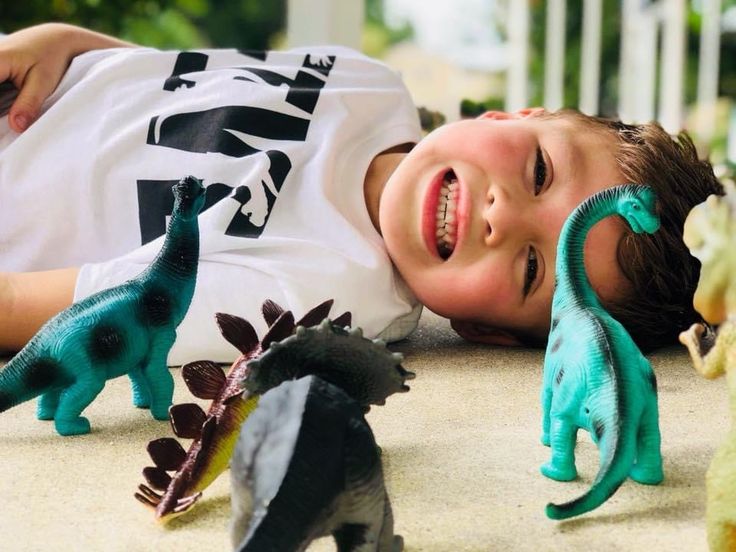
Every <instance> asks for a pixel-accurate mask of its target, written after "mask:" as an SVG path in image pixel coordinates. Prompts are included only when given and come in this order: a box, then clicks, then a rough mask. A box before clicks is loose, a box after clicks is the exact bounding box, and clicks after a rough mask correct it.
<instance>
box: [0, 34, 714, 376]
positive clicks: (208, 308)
mask: <svg viewBox="0 0 736 552" xmlns="http://www.w3.org/2000/svg"><path fill="white" fill-rule="evenodd" d="M108 48H116V49H113V50H109V49H108ZM85 52H86V53H85ZM80 54H85V55H80ZM72 60H73V63H72V64H71V66H69V64H70V63H71V62H72ZM67 67H68V70H67ZM5 79H8V80H11V81H12V82H13V83H14V84H15V86H16V87H17V88H18V89H19V90H20V92H19V95H18V97H17V99H15V101H14V103H13V104H12V106H11V107H10V111H9V113H8V115H7V117H5V118H4V119H0V125H4V127H3V126H0V197H2V198H3V201H2V203H0V251H2V255H0V270H5V271H7V272H5V273H3V274H2V277H0V313H2V314H0V348H6V349H7V348H10V349H13V348H16V349H17V348H19V347H21V346H22V345H23V344H24V343H25V342H26V341H27V340H28V339H29V338H30V337H31V336H32V335H33V333H35V331H36V330H37V329H38V328H39V327H40V325H41V324H42V323H43V322H44V321H45V320H47V319H48V318H49V317H50V316H52V315H53V314H55V313H56V312H58V311H59V310H61V309H62V308H65V307H66V306H68V305H69V304H70V303H71V302H72V301H73V300H77V299H81V298H83V297H85V296H87V295H89V294H91V293H93V292H95V291H98V290H99V289H102V288H105V287H110V286H112V285H115V284H118V283H120V282H122V281H124V280H126V279H128V278H130V277H132V276H134V275H136V274H137V273H139V272H140V271H141V270H142V269H143V268H144V267H145V266H146V265H147V264H148V262H150V261H151V260H152V258H153V257H154V256H155V254H156V253H157V251H158V248H159V247H160V240H161V238H160V236H161V234H162V233H163V231H164V228H165V221H166V214H167V210H168V211H169V212H170V208H171V198H170V193H169V191H168V190H169V189H170V187H171V183H172V182H173V181H176V180H178V179H179V178H181V177H182V176H185V175H187V174H193V175H194V176H197V177H198V178H202V179H203V180H204V183H205V185H206V186H207V192H208V201H207V206H206V210H205V211H203V213H202V214H201V215H200V232H201V235H200V244H201V258H200V266H199V273H198V283H197V290H196V291H195V297H194V299H193V301H192V306H191V307H190V311H189V314H188V315H187V318H186V319H185V321H184V322H183V323H182V325H181V326H180V328H179V332H178V335H179V337H178V339H177V343H176V344H175V346H174V348H173V349H172V351H171V354H170V356H169V362H170V363H171V364H179V363H181V362H185V361H189V360H193V359H197V358H209V359H212V360H221V361H230V360H232V358H231V357H232V355H233V351H231V350H230V347H229V346H228V345H227V343H226V342H225V341H224V340H223V339H222V338H221V337H220V336H219V335H218V333H217V330H216V328H215V324H214V322H213V317H212V315H213V314H214V312H217V311H222V312H229V313H232V314H237V315H240V316H243V317H244V318H246V319H248V320H250V321H252V322H257V321H258V320H259V318H260V317H259V315H258V310H259V307H260V304H261V302H262V301H263V300H264V299H266V298H271V299H274V300H275V301H276V302H278V303H280V304H282V305H283V306H285V307H287V308H289V309H292V310H293V311H294V312H295V314H296V315H297V316H299V315H301V314H302V313H303V312H304V311H305V310H307V309H308V308H309V307H311V306H313V305H315V304H317V303H318V302H321V301H322V300H324V299H326V298H334V299H335V307H333V312H335V313H340V312H343V311H345V310H350V311H352V313H353V323H354V325H357V326H361V327H363V328H364V330H365V331H366V333H367V334H368V335H369V336H381V337H383V338H385V339H388V340H392V339H399V338H402V337H404V336H406V335H407V334H408V333H410V332H411V330H412V329H413V328H414V327H415V325H416V322H417V319H418V316H419V313H420V309H421V305H422V304H423V305H425V306H427V308H429V309H431V310H433V311H434V312H436V313H438V314H440V315H442V316H445V317H447V318H449V319H450V320H451V322H452V325H453V327H454V328H455V330H456V331H457V332H458V333H459V334H460V335H462V336H463V337H465V338H467V339H471V340H475V341H482V342H487V343H495V344H509V345H511V344H540V343H543V342H544V339H545V338H546V334H547V331H548V328H549V316H550V314H549V313H550V302H551V296H552V292H553V287H554V261H555V253H556V245H557V238H558V235H559V231H560V228H561V226H562V223H563V222H564V220H565V218H566V217H567V215H568V214H569V213H570V212H571V211H572V209H573V208H574V207H575V206H576V205H578V204H579V203H580V202H581V201H582V200H583V199H585V198H586V197H588V196H589V195H590V194H592V193H594V192H597V191H599V190H602V189H604V188H607V187H610V186H613V185H616V184H619V183H623V182H628V181H633V182H641V183H647V184H650V185H652V186H653V187H654V188H655V190H656V191H657V193H658V195H659V198H660V202H659V203H660V209H661V216H662V222H663V225H662V229H661V230H660V231H659V232H658V233H657V234H655V235H654V236H639V235H634V234H632V233H631V232H630V231H628V230H627V229H626V228H625V227H624V224H623V223H622V222H621V221H619V220H616V219H608V220H605V221H603V222H602V223H601V224H599V225H597V226H596V227H595V228H594V229H593V230H592V231H591V233H590V236H589V238H588V241H587V242H586V259H585V264H586V269H587V271H588V274H589V277H590V279H591V282H592V285H593V286H594V288H595V289H596V290H597V292H598V293H599V295H600V296H601V298H602V300H603V301H604V303H605V304H606V305H607V307H608V308H609V309H610V310H611V312H612V314H613V315H614V316H616V317H618V318H619V319H620V320H621V321H622V322H623V323H624V324H625V325H627V327H628V329H629V331H631V332H632V334H633V335H634V337H635V339H638V341H639V343H640V345H642V346H643V347H644V348H645V349H649V348H651V347H656V346H661V345H664V344H669V343H674V342H675V340H676V337H677V335H678V333H679V331H680V330H682V329H685V328H687V327H688V326H689V325H690V323H691V322H692V321H694V320H697V319H698V316H697V313H695V312H694V311H693V309H692V304H691V303H692V292H693V290H694V288H695V285H696V283H697V278H698V270H699V268H698V264H697V262H696V261H695V260H694V259H693V258H692V257H690V255H689V253H688V251H687V249H686V248H685V247H684V244H682V240H681V230H682V221H683V220H684V217H685V216H686V214H687V212H688V211H689V209H690V207H691V206H692V205H695V204H696V203H699V202H701V201H703V200H704V199H705V197H706V196H707V195H708V194H710V193H720V191H721V188H720V185H719V183H718V182H717V180H716V179H715V177H714V176H713V172H712V170H711V168H710V165H708V164H707V163H705V162H701V161H699V160H698V159H697V156H696V153H695V150H694V147H693V146H692V143H691V142H690V141H689V139H688V138H687V137H686V136H682V137H680V138H679V139H678V140H672V139H671V138H670V137H669V136H668V135H667V134H666V133H665V132H664V131H662V129H661V128H660V127H659V126H658V125H656V124H650V125H642V126H628V125H623V124H620V123H617V122H609V121H605V120H599V119H594V118H590V117H586V116H583V115H580V114H578V113H576V112H559V113H554V114H550V113H546V112H545V111H543V110H541V109H525V110H521V111H519V112H517V113H513V114H507V113H500V112H489V113H486V114H484V115H483V116H481V117H480V118H477V119H473V120H466V121H461V122H457V123H451V124H448V125H445V126H444V127H441V128H440V129H438V130H436V131H434V132H433V133H431V134H429V135H428V136H426V137H422V135H421V131H420V129H419V126H418V118H417V115H416V109H415V108H414V106H413V105H412V102H411V98H410V96H409V94H408V92H407V91H406V90H405V88H404V87H403V85H402V84H401V82H400V81H399V79H398V77H397V76H396V75H395V74H394V73H393V72H392V71H390V70H389V69H388V68H386V67H385V66H383V65H382V64H380V63H378V62H375V61H373V60H370V59H368V58H365V57H364V56H361V55H360V54H357V53H355V52H352V51H349V50H346V49H341V48H328V49H324V48H311V49H304V50H294V51H290V52H267V53H258V52H235V51H231V50H217V51H215V50H201V51H197V52H160V51H157V50H152V49H146V48H137V47H133V45H130V44H126V43H123V42H121V41H119V40H117V39H114V38H111V37H107V36H104V35H100V34H97V33H94V32H91V31H88V30H84V29H79V28H75V27H71V26H68V25H60V24H47V25H42V26H38V27H34V28H30V29H26V30H24V31H20V32H18V33H14V34H12V35H10V36H8V37H6V38H5V39H3V40H0V81H2V80H5ZM60 267H61V268H60ZM59 268H60V269H59ZM258 329H262V328H258Z"/></svg>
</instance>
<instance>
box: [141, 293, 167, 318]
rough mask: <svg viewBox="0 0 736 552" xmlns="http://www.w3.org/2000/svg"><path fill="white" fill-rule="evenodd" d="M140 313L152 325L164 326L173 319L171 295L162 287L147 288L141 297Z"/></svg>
mask: <svg viewBox="0 0 736 552" xmlns="http://www.w3.org/2000/svg"><path fill="white" fill-rule="evenodd" d="M140 306H141V311H140V315H141V318H142V319H143V321H144V322H146V323H148V324H151V325H152V326H163V325H164V324H167V323H168V322H169V320H171V316H172V311H173V305H172V304H171V297H169V295H168V294H167V293H166V292H165V291H163V290H160V289H151V290H146V291H145V292H144V293H143V296H142V297H141V302H140Z"/></svg>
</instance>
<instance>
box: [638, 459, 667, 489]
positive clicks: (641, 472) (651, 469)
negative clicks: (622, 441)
mask: <svg viewBox="0 0 736 552" xmlns="http://www.w3.org/2000/svg"><path fill="white" fill-rule="evenodd" d="M629 477H631V479H633V480H634V481H636V482H637V483H641V484H642V485H658V484H660V483H661V482H662V480H663V479H664V472H663V471H662V466H661V465H659V466H642V465H640V464H635V465H634V467H632V468H631V472H630V473H629Z"/></svg>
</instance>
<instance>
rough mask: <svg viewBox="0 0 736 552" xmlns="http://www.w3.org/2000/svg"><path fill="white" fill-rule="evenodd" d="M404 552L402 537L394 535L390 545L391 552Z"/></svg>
mask: <svg viewBox="0 0 736 552" xmlns="http://www.w3.org/2000/svg"><path fill="white" fill-rule="evenodd" d="M403 550H404V537H402V536H401V535H394V542H393V543H391V552H402V551H403Z"/></svg>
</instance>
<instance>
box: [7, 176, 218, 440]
mask: <svg viewBox="0 0 736 552" xmlns="http://www.w3.org/2000/svg"><path fill="white" fill-rule="evenodd" d="M173 192H174V196H175V203H174V211H173V213H172V217H171V220H170V222H169V226H168V229H167V232H166V238H165V240H164V244H163V247H162V249H161V251H160V252H159V254H158V256H157V257H156V258H155V259H154V260H153V262H152V263H151V264H150V265H149V266H148V268H146V269H145V270H144V271H143V272H142V273H141V274H140V275H139V276H138V277H136V278H133V279H131V280H128V281H127V282H125V283H124V284H121V285H119V286H116V287H114V288H110V289H106V290H103V291H101V292H99V293H96V294H94V295H91V296H89V297H87V298H86V299H84V300H82V301H79V302H78V303H75V304H74V305H72V306H71V307H69V308H68V309H66V310H64V311H62V312H60V313H59V314H57V315H56V316H55V317H53V318H52V319H51V320H49V321H48V322H47V323H46V324H45V325H44V326H43V327H42V328H41V329H40V330H39V331H38V333H37V334H36V335H35V336H34V337H33V338H31V340H30V341H29V342H28V344H27V345H26V346H25V347H24V348H23V349H22V350H21V351H20V352H19V353H18V354H17V355H16V356H15V357H13V358H12V359H11V360H10V361H9V362H8V364H7V365H6V366H5V367H4V368H3V369H2V371H0V412H2V411H5V410H7V409H9V408H11V407H13V406H15V405H17V404H20V403H22V402H25V401H28V400H30V399H33V398H34V397H37V396H39V395H40V396H41V398H40V400H39V403H38V410H37V417H38V419H39V420H51V419H53V420H54V423H55V426H56V431H58V432H59V433H60V434H61V435H77V434H82V433H88V432H89V430H90V424H89V421H88V420H87V418H84V417H82V416H81V413H82V411H83V410H84V409H85V408H86V407H87V406H88V405H89V404H90V403H91V402H92V401H93V400H94V399H95V397H97V395H98V394H99V393H100V391H102V388H103V387H104V386H105V382H106V381H107V380H109V379H113V378H117V377H119V376H122V375H125V374H128V376H129V377H130V380H131V384H132V387H133V403H134V404H135V406H137V407H141V408H149V407H150V409H151V414H152V415H153V417H154V418H156V419H157V420H165V419H166V418H167V416H168V409H169V406H170V405H171V398H172V394H173V391H174V381H173V379H172V377H171V374H170V373H169V369H168V366H167V364H166V358H167V356H168V353H169V350H170V349H171V346H172V345H173V344H174V340H175V338H176V328H177V326H178V325H179V324H180V323H181V321H182V320H183V318H184V315H185V314H186V312H187V310H188V309H189V304H190V302H191V299H192V295H193V293H194V286H195V282H196V279H197V265H198V260H199V225H198V221H197V215H198V214H199V211H200V210H201V209H202V207H203V205H204V202H205V190H204V187H203V186H202V184H201V183H200V181H199V180H197V179H196V178H194V177H191V176H190V177H187V178H184V179H182V180H181V181H180V182H179V183H178V184H176V185H174V186H173Z"/></svg>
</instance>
